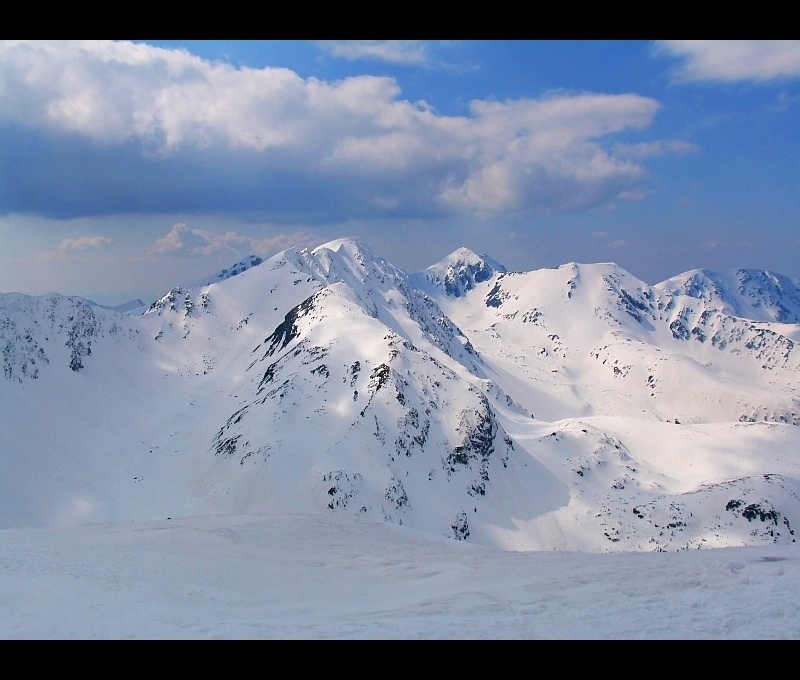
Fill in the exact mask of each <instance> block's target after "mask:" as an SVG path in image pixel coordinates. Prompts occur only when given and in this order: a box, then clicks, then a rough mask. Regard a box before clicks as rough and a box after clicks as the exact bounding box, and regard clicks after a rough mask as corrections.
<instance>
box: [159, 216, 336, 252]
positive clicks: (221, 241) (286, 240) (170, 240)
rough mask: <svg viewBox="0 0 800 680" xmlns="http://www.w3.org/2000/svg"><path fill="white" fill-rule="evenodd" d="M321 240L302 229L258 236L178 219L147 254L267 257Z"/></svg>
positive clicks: (314, 243)
mask: <svg viewBox="0 0 800 680" xmlns="http://www.w3.org/2000/svg"><path fill="white" fill-rule="evenodd" d="M320 242H321V241H320V239H319V237H318V236H316V235H315V234H313V233H311V232H307V231H303V230H297V231H295V232H294V233H291V234H278V235H276V236H271V237H267V238H260V239H259V238H254V237H252V236H245V235H243V234H238V233H236V232H235V231H230V230H229V231H226V232H225V233H223V234H220V233H217V232H213V231H208V230H206V229H197V228H194V227H190V226H189V225H188V224H186V223H184V222H179V223H177V224H174V225H173V226H172V229H170V231H169V232H168V233H167V234H166V235H165V236H163V237H162V238H160V239H158V240H156V242H155V243H154V244H153V245H152V246H151V247H150V248H149V250H148V252H149V254H150V255H169V254H178V253H179V251H183V252H187V253H189V254H190V255H212V254H214V253H216V252H219V251H223V250H227V251H230V252H231V253H232V254H235V255H236V256H240V255H247V254H254V255H261V256H262V257H266V256H269V255H273V254H275V253H277V252H280V251H282V250H286V249H287V248H290V247H291V246H296V247H298V248H304V247H309V246H315V245H318V244H319V243H320Z"/></svg>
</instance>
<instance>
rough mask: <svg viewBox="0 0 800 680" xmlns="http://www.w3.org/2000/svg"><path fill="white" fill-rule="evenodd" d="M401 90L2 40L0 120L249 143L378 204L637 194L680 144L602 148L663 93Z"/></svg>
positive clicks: (581, 202)
mask: <svg viewBox="0 0 800 680" xmlns="http://www.w3.org/2000/svg"><path fill="white" fill-rule="evenodd" d="M347 44H348V45H351V47H355V43H347ZM381 44H382V45H383V43H381ZM392 45H394V48H396V49H400V50H405V51H406V52H409V45H407V44H405V43H403V45H402V46H400V45H397V44H394V43H392ZM384 47H385V45H384ZM412 52H413V50H412ZM399 97H400V88H399V86H398V84H397V82H396V81H395V80H394V79H392V78H388V77H376V76H358V77H353V78H347V79H344V80H342V81H336V82H331V83H328V82H324V81H322V80H319V79H317V78H313V77H312V78H308V79H303V78H301V77H300V76H299V75H298V74H296V73H295V72H293V71H291V70H289V69H285V68H261V69H252V68H235V67H233V66H231V65H228V64H224V63H218V62H209V61H205V60H203V59H200V58H198V57H196V56H193V55H191V54H189V53H188V52H186V51H184V50H175V49H163V48H156V47H153V46H150V45H145V44H134V43H129V42H110V41H77V42H72V41H56V42H47V41H32V42H15V41H7V42H5V43H0V118H5V119H6V120H9V121H13V122H15V123H17V124H20V125H25V126H29V127H34V128H49V129H55V130H58V131H66V132H71V133H77V134H79V135H83V136H84V137H86V138H88V139H90V140H93V141H95V142H99V143H102V144H121V143H124V142H126V141H130V140H138V141H139V142H140V143H141V144H142V146H143V148H146V149H149V150H151V151H155V152H157V153H163V154H170V153H172V154H178V153H181V151H182V150H183V149H184V148H186V147H190V146H191V147H194V148H208V147H213V148H214V150H215V154H216V158H218V159H219V163H220V165H223V164H224V163H225V162H226V161H225V154H226V153H228V152H229V151H230V150H231V149H234V148H235V149H240V150H242V149H244V150H248V151H250V152H258V159H259V161H258V162H259V163H261V164H262V165H261V167H260V171H261V172H263V173H269V174H270V176H285V175H287V174H288V172H289V171H292V170H293V171H295V173H297V172H299V171H300V169H302V176H303V177H305V178H309V177H314V178H324V179H326V180H332V179H333V178H336V179H337V180H338V181H341V180H342V178H344V179H345V181H346V182H347V186H348V188H353V187H356V189H353V193H354V195H357V196H366V200H365V205H367V204H368V205H370V206H372V207H373V208H375V209H381V208H382V207H384V206H385V205H386V204H385V203H383V200H389V201H390V202H394V201H395V198H396V200H397V201H398V206H399V205H400V202H402V201H409V202H415V203H417V204H427V206H428V207H427V209H428V210H429V211H430V210H434V209H438V210H442V209H445V210H447V211H448V212H455V213H464V214H479V215H492V214H497V213H503V212H511V213H524V212H526V211H532V210H533V211H536V210H545V211H554V210H572V209H580V208H583V207H587V206H592V205H598V204H602V203H605V202H609V201H614V200H616V199H618V198H636V197H640V196H641V195H642V194H643V190H642V188H641V185H642V184H643V182H644V181H645V179H646V176H647V173H646V171H645V169H644V168H643V167H642V166H641V165H639V164H638V162H637V160H638V159H640V158H644V157H646V156H647V155H648V154H649V155H652V154H653V153H664V152H668V151H673V152H674V151H680V150H681V149H680V148H678V146H677V145H679V144H681V143H678V142H668V141H665V142H654V143H652V146H651V147H648V146H647V145H639V146H631V147H628V148H627V150H623V153H620V152H618V151H615V150H611V151H609V150H607V148H606V147H608V145H607V144H606V145H603V144H601V141H602V138H603V137H606V136H608V135H612V134H614V133H618V132H621V131H628V130H642V129H644V128H646V127H647V126H648V125H649V124H650V123H651V121H652V119H653V116H654V115H655V113H656V111H657V110H658V108H659V105H658V103H657V102H656V101H654V100H653V99H650V98H647V97H641V96H637V95H633V94H623V95H606V94H593V93H552V94H550V95H548V96H545V97H543V98H541V99H518V100H511V101H502V102H500V101H480V100H476V101H473V102H472V103H471V107H470V115H469V116H444V115H438V114H436V112H435V111H433V110H432V109H431V108H430V107H429V106H428V105H427V104H426V103H425V102H416V103H412V102H409V101H407V100H402V99H400V98H399ZM683 144H685V143H683ZM684 150H685V149H684ZM625 153H627V154H628V155H627V156H626V155H625ZM637 154H638V155H637ZM228 162H230V161H228ZM390 186H391V187H393V189H392V190H391V191H392V193H387V191H388V189H387V187H390ZM357 187H364V190H363V191H359V190H358V189H357ZM395 187H396V189H395ZM395 191H397V193H396V194H395ZM403 191H405V193H403ZM376 196H377V197H380V198H378V199H377V200H376ZM185 236H186V232H185V231H181V230H178V231H175V232H170V234H168V235H167V236H165V237H164V238H163V239H160V240H159V241H158V242H157V243H156V245H155V246H154V249H155V250H154V252H170V251H172V250H177V249H179V248H181V247H182V238H184V237H185ZM195 236H198V237H199V238H200V239H201V241H202V239H203V237H202V235H199V234H195ZM230 238H234V237H233V236H231V237H230ZM225 243H226V241H224V240H223V241H218V240H213V239H212V240H208V241H206V242H203V243H202V244H201V245H199V246H197V247H202V248H210V249H214V248H221V247H225Z"/></svg>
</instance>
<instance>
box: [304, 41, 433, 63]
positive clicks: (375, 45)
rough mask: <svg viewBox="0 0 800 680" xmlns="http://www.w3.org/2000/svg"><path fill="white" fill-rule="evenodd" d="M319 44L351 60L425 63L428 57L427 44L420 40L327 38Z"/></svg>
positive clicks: (338, 55) (332, 52)
mask: <svg viewBox="0 0 800 680" xmlns="http://www.w3.org/2000/svg"><path fill="white" fill-rule="evenodd" d="M319 45H320V46H321V47H323V48H325V49H327V50H328V51H329V52H330V53H331V54H332V55H333V56H334V57H343V58H345V59H349V60H351V61H355V60H357V59H376V60H380V61H388V62H392V63H396V64H423V63H425V62H426V61H427V59H428V57H427V54H426V49H425V44H424V43H422V42H420V41H419V40H326V41H321V42H320V43H319Z"/></svg>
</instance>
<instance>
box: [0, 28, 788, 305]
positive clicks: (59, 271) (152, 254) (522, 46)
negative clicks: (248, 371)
mask: <svg viewBox="0 0 800 680" xmlns="http://www.w3.org/2000/svg"><path fill="white" fill-rule="evenodd" d="M799 123H800V41H750V42H747V41H744V42H739V41H722V40H717V41H706V42H704V41H686V42H670V41H658V42H650V41H638V40H576V41H571V40H531V41H519V40H479V41H441V42H434V41H425V42H422V41H347V42H336V41H316V42H315V41H301V40H272V41H245V40H238V41H236V40H234V41H153V42H136V41H134V42H113V41H92V42H85V43H84V42H70V41H31V42H18V41H6V42H3V43H0V292H11V291H18V292H23V293H29V294H42V293H46V292H50V291H57V292H61V293H64V294H75V295H84V296H87V297H91V298H93V299H95V300H97V301H98V302H102V303H106V304H118V303H121V302H124V301H126V300H128V299H130V298H131V297H134V296H136V297H142V298H143V299H145V301H146V302H149V301H151V300H152V299H153V298H154V297H155V296H157V295H159V294H161V293H162V292H164V291H166V290H168V289H169V288H170V287H172V286H174V285H178V284H181V283H186V282H190V281H192V280H197V279H200V278H203V277H204V276H206V275H207V274H210V273H212V272H214V271H216V270H218V269H220V268H222V267H226V266H228V265H230V264H232V263H233V262H235V261H237V260H238V259H240V258H242V257H244V256H246V255H247V254H250V253H255V254H258V255H261V256H264V257H269V256H271V255H273V254H275V253H276V252H279V251H280V250H283V249H285V248H287V247H289V246H291V245H296V246H298V247H313V246H315V245H319V244H321V243H324V242H325V241H329V240H331V239H334V238H338V237H340V236H351V237H355V238H358V239H360V240H361V241H363V242H364V243H366V244H367V245H369V246H370V247H371V248H372V250H373V252H374V253H375V254H376V255H380V256H382V257H385V258H386V259H388V260H390V261H392V262H393V263H395V264H396V265H398V266H400V267H401V268H403V269H405V270H406V271H408V272H409V273H411V272H415V271H418V270H420V269H423V268H424V267H426V266H428V265H430V264H433V263H435V262H437V261H438V260H440V259H441V258H443V257H445V256H446V255H448V254H449V253H450V252H452V251H453V250H455V249H456V248H458V247H461V246H466V247H468V248H471V249H472V250H474V251H476V252H478V253H487V254H489V255H491V256H492V257H494V258H495V259H497V260H499V261H500V262H502V263H503V264H505V265H506V266H507V267H508V268H509V269H512V270H529V269H537V268H540V267H555V266H558V265H560V264H564V263H566V262H571V261H576V262H584V263H588V262H616V263H617V264H619V265H620V266H622V267H624V268H625V269H627V270H628V271H630V272H631V273H632V274H634V275H636V276H638V277H639V278H641V279H643V280H644V281H646V282H647V283H651V284H652V283H657V282H659V281H661V280H663V279H666V278H668V277H670V276H673V275H676V274H679V273H682V272H684V271H688V270H690V269H695V268H701V267H703V268H706V269H710V270H712V271H725V270H727V269H732V268H738V267H754V268H762V269H770V270H772V271H775V272H778V273H782V274H786V275H789V276H793V277H795V278H800V124H799Z"/></svg>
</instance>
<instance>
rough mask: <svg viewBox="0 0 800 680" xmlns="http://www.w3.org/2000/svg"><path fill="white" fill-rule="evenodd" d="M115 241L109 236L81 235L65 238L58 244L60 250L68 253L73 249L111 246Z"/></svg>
mask: <svg viewBox="0 0 800 680" xmlns="http://www.w3.org/2000/svg"><path fill="white" fill-rule="evenodd" d="M113 242H114V239H113V238H109V237H108V236H81V237H80V238H65V239H64V240H63V241H61V245H59V246H58V249H59V251H61V252H62V253H67V252H69V251H71V250H88V249H89V248H100V247H102V246H110V245H111V244H112V243H113Z"/></svg>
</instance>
